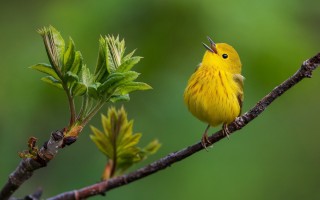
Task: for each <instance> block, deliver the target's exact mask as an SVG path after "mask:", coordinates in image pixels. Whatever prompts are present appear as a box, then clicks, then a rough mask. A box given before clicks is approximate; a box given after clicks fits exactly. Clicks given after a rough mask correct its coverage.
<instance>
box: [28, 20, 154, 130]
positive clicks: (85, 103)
mask: <svg viewBox="0 0 320 200" xmlns="http://www.w3.org/2000/svg"><path fill="white" fill-rule="evenodd" d="M39 33H40V35H41V36H42V38H43V41H44V45H45V48H46V51H47V55H48V58H49V62H50V64H46V63H39V64H36V65H34V66H32V67H31V68H32V69H35V70H38V71H40V72H43V73H45V74H46V76H45V77H43V78H42V80H43V81H44V82H46V83H49V84H51V85H53V86H55V87H57V88H59V89H62V90H64V91H65V92H66V94H67V97H68V101H69V107H70V113H71V119H70V124H69V127H68V129H69V130H70V129H72V128H73V127H74V126H84V125H85V124H86V123H87V122H88V121H89V120H90V119H91V118H92V117H93V116H94V115H95V114H96V113H97V112H98V111H99V109H100V108H101V107H102V106H103V105H104V104H105V103H106V102H110V101H111V102H117V101H123V100H126V101H128V100H129V99H130V98H129V93H130V92H132V91H136V90H148V89H151V87H150V86H149V85H148V84H146V83H143V82H136V81H135V80H136V79H137V78H138V76H139V73H138V72H135V71H133V70H132V68H133V66H134V65H136V64H137V63H138V62H139V61H140V59H141V57H139V56H133V54H134V51H132V52H131V53H129V54H125V49H126V48H125V41H124V40H120V39H119V37H114V36H110V35H109V36H105V37H102V36H101V37H100V39H99V53H98V60H97V65H96V67H95V70H94V72H91V71H90V69H89V68H88V67H87V66H86V65H84V64H83V58H82V55H81V53H80V51H77V50H76V49H75V44H74V42H73V40H72V39H71V38H69V41H68V44H67V45H66V43H65V41H64V39H63V38H62V36H61V35H60V33H59V32H58V31H57V30H56V29H55V28H54V27H52V26H49V27H44V28H42V29H41V30H39ZM76 96H82V105H81V107H80V109H79V112H77V111H76V106H75V101H74V99H75V97H76ZM79 130H80V129H79Z"/></svg>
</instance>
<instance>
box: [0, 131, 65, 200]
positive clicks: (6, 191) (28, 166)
mask: <svg viewBox="0 0 320 200" xmlns="http://www.w3.org/2000/svg"><path fill="white" fill-rule="evenodd" d="M63 139H64V137H63V133H62V132H60V131H56V132H53V133H52V134H51V137H50V139H49V141H48V142H46V143H45V144H44V145H43V146H42V147H41V148H40V150H39V151H38V152H37V157H36V158H24V159H22V160H21V161H20V163H19V165H18V167H17V168H16V169H15V170H14V171H13V172H12V173H11V174H10V175H9V179H8V181H7V183H6V184H5V185H4V186H3V188H2V189H1V191H0V199H1V200H7V199H9V198H10V196H11V195H12V194H13V193H14V192H15V191H16V190H17V189H18V188H19V187H20V186H21V185H22V184H23V183H24V182H25V181H26V180H28V179H29V178H30V177H31V176H32V175H33V172H34V171H35V170H37V169H39V168H42V167H45V166H46V165H47V163H48V162H49V161H50V160H52V159H53V158H54V156H55V155H56V154H57V153H58V149H59V148H62V146H63Z"/></svg>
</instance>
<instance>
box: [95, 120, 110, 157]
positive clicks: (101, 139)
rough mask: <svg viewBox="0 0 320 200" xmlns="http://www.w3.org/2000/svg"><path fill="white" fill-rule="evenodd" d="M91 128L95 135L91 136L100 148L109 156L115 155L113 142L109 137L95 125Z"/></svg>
mask: <svg viewBox="0 0 320 200" xmlns="http://www.w3.org/2000/svg"><path fill="white" fill-rule="evenodd" d="M90 128H91V131H92V132H93V135H90V138H91V140H93V141H94V143H95V144H96V145H97V147H98V149H99V150H100V151H101V152H103V153H104V154H106V155H107V156H108V157H113V149H112V144H111V141H110V140H109V138H108V137H106V135H105V134H104V133H103V132H101V131H100V130H98V129H97V128H95V127H94V126H91V127H90Z"/></svg>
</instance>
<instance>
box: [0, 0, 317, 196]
mask: <svg viewBox="0 0 320 200" xmlns="http://www.w3.org/2000/svg"><path fill="white" fill-rule="evenodd" d="M186 2H187V1H183V0H179V1H169V0H162V1H150V0H142V1H129V0H127V1H126V0H118V1H103V0H99V1H98V0H97V1H75V0H73V1H50V2H49V1H42V2H41V1H35V0H31V1H28V2H27V3H25V2H23V1H8V2H6V3H4V2H2V3H1V8H0V11H1V12H0V26H1V31H0V58H1V59H0V65H1V67H0V76H1V79H0V113H1V114H0V152H1V161H0V185H3V184H4V183H5V181H6V180H7V176H8V174H9V173H10V172H12V171H13V170H14V169H15V167H16V166H17V164H18V163H19V160H20V159H19V157H18V155H17V152H18V151H22V150H24V149H26V141H27V139H28V137H30V136H35V137H37V138H39V144H42V143H43V142H44V141H46V140H47V139H48V136H49V133H50V132H51V131H54V130H57V129H60V128H62V127H64V126H65V125H66V124H67V123H68V118H69V114H68V107H67V101H66V97H65V96H64V93H62V92H61V91H59V90H57V89H55V88H53V87H51V86H49V85H47V84H44V83H42V82H41V81H40V80H39V79H40V77H41V76H42V74H40V73H38V72H35V71H32V70H30V69H28V68H27V67H28V66H31V65H33V64H36V63H39V62H48V60H47V57H46V53H45V50H44V46H43V43H42V40H41V37H40V36H39V35H38V34H37V32H36V30H37V29H39V28H41V27H43V26H47V25H50V24H51V25H53V26H55V27H56V28H57V29H58V30H60V32H61V33H62V35H63V36H64V37H65V38H67V37H68V36H71V37H72V38H73V40H74V41H75V44H76V47H77V49H78V50H80V51H81V52H82V54H83V56H84V61H85V63H86V64H87V65H88V66H90V67H91V68H93V67H94V66H95V62H96V57H97V52H98V38H99V35H100V34H101V35H106V34H115V35H117V34H119V35H120V36H121V37H124V38H125V39H126V42H127V49H128V50H133V49H135V48H137V51H136V55H140V56H143V57H144V59H143V60H142V61H141V62H140V63H139V64H138V65H137V66H136V68H135V70H137V71H138V72H141V73H142V75H141V76H140V80H141V81H144V82H147V83H149V84H150V85H152V86H153V88H154V89H153V90H152V91H146V92H135V93H133V94H132V95H131V101H130V102H128V103H124V106H125V108H126V109H127V111H128V113H129V118H131V119H132V118H134V120H135V127H134V130H135V131H136V132H142V133H144V134H143V138H142V143H143V144H142V145H144V144H147V142H149V141H150V140H152V139H154V138H158V139H159V140H160V142H161V143H162V144H163V145H162V148H161V149H160V151H159V152H158V153H157V154H156V155H154V156H151V157H150V158H149V159H148V160H146V161H144V162H143V163H141V164H139V165H137V166H134V167H133V168H132V169H131V170H134V169H137V168H138V167H141V166H143V165H146V164H147V163H149V162H151V161H153V160H156V159H158V158H160V157H163V156H165V155H167V154H168V153H170V152H172V151H176V150H179V149H181V148H183V147H186V146H187V145H191V144H194V143H195V142H198V141H199V140H200V138H201V134H202V133H203V130H204V129H205V127H206V125H205V124H203V123H202V122H200V121H198V120H197V119H196V118H194V117H193V116H192V115H191V114H190V113H189V112H188V111H187V108H186V107H185V105H184V103H183V100H182V99H183V98H182V96H183V91H184V88H185V85H186V82H187V80H188V78H189V76H190V75H191V74H192V72H193V71H194V69H195V67H196V66H197V65H198V63H199V62H201V59H202V55H203V53H204V48H203V46H202V44H201V42H206V36H207V35H209V36H211V37H212V38H213V39H214V41H216V42H227V43H229V44H232V46H234V47H235V48H236V49H237V51H238V53H239V54H240V57H241V59H242V63H243V75H244V76H245V77H246V81H245V102H244V111H247V110H248V109H249V108H251V107H252V106H254V105H255V103H256V102H257V101H258V100H259V99H261V98H262V97H263V96H264V95H266V94H267V93H268V92H269V91H270V90H272V89H273V88H274V87H275V86H276V85H278V84H280V83H281V82H282V81H283V80H285V79H287V78H288V77H289V76H291V75H292V74H293V73H294V72H295V71H296V70H297V69H298V68H299V66H300V64H301V63H302V61H304V60H306V59H307V58H309V57H311V56H313V55H314V54H315V53H317V52H319V50H320V48H319V47H320V45H319V44H320V42H319V38H318V37H319V32H320V26H319V20H320V12H319V6H320V1H314V0H304V1H299V0H285V1H278V0H269V1H248V0H246V1H236V0H230V1H228V0H223V1H222V0H214V1H213V0H198V1H188V3H186ZM319 84H320V71H319V70H318V71H316V72H315V73H314V78H312V79H309V80H304V81H302V82H301V83H300V84H298V85H297V86H296V87H294V88H292V89H291V90H290V91H289V92H288V93H286V94H285V95H284V96H283V97H281V98H279V100H277V101H276V102H274V103H273V104H272V105H271V106H270V107H268V109H267V110H266V111H265V112H264V113H263V114H262V115H261V116H259V117H258V118H257V119H256V120H254V121H253V122H252V123H250V124H249V125H248V126H246V127H245V128H244V129H242V130H241V131H239V132H237V133H236V134H234V135H232V136H231V139H230V140H223V141H221V142H219V143H218V144H216V145H215V146H214V148H212V149H210V151H209V152H205V151H202V152H199V153H197V154H195V155H193V156H192V157H190V158H188V159H185V160H183V161H181V162H179V163H177V164H174V165H173V166H171V167H170V168H168V169H166V170H164V171H160V172H158V173H156V174H154V175H152V176H149V177H147V178H144V179H142V180H139V181H136V182H134V183H132V184H129V185H127V186H124V187H121V188H118V189H115V190H112V191H110V192H108V193H107V197H101V196H98V197H94V198H92V199H113V200H116V199H139V200H140V199H155V200H157V199H159V200H160V199H188V200H189V199H227V200H228V199H246V200H250V199H261V200H264V199H265V200H269V199H320V190H319V184H320V171H319V167H320V156H319V155H320V154H319V153H320V146H319V140H320V134H319V119H318V115H319V112H320V106H319V101H320V91H319ZM108 106H110V104H109V105H108ZM119 106H121V105H120V104H118V105H117V107H119ZM106 110H107V106H106V107H105V108H104V109H103V110H102V111H103V112H106ZM92 124H93V125H94V126H96V127H99V128H101V125H100V116H99V115H98V116H96V117H95V118H94V120H93V121H92ZM216 130H218V129H211V132H212V133H213V132H214V131H216ZM90 133H91V132H90V129H89V128H88V127H86V128H85V129H84V131H83V133H82V135H81V137H80V139H79V140H78V141H77V142H76V143H75V144H74V145H72V146H70V147H68V148H65V149H63V150H61V151H60V153H59V154H58V156H57V157H56V158H55V159H54V160H53V161H52V162H51V163H50V164H49V165H48V166H47V167H46V168H43V169H41V170H38V171H37V172H36V173H35V174H34V176H33V177H32V178H31V179H30V180H29V181H28V182H27V183H26V184H24V185H23V186H22V187H21V188H20V189H19V191H18V192H17V193H16V196H20V197H21V196H24V195H25V194H29V193H31V192H32V191H34V190H35V189H36V188H37V187H38V186H41V187H43V189H44V195H43V197H44V198H46V197H50V196H52V195H55V194H58V193H60V192H63V191H68V190H73V189H77V188H81V187H84V186H86V185H89V184H93V183H96V182H97V181H99V178H100V175H101V172H102V169H103V167H104V164H105V162H106V160H105V158H104V156H103V155H102V154H101V153H100V152H99V151H98V150H97V148H96V147H95V146H94V144H93V143H92V142H91V141H90V139H89V137H88V136H89V134H90Z"/></svg>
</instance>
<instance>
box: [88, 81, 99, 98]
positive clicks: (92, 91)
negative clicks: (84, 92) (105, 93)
mask: <svg viewBox="0 0 320 200" xmlns="http://www.w3.org/2000/svg"><path fill="white" fill-rule="evenodd" d="M100 85H101V84H100V83H94V84H91V85H89V86H88V94H89V96H90V97H92V98H94V99H98V98H99V92H98V88H99V86H100Z"/></svg>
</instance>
